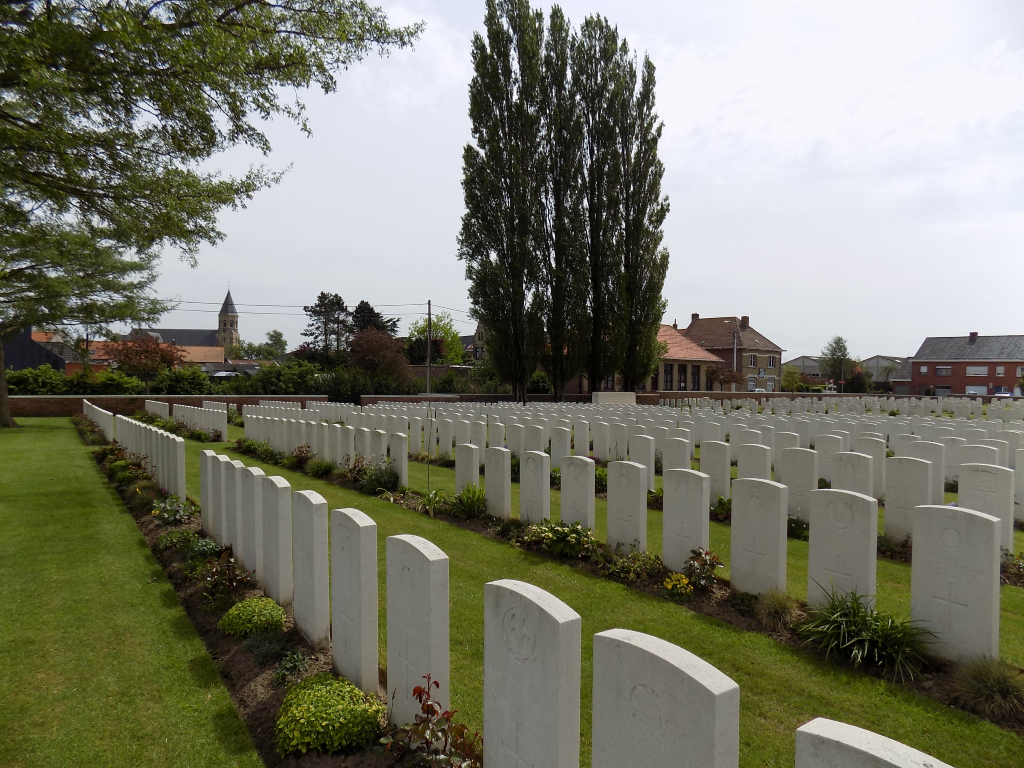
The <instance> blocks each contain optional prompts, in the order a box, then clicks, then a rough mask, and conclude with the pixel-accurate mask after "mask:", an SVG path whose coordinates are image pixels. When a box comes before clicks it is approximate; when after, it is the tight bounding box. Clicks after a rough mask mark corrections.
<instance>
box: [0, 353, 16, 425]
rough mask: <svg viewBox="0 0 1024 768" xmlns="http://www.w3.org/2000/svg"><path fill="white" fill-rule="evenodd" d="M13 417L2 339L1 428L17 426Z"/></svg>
mask: <svg viewBox="0 0 1024 768" xmlns="http://www.w3.org/2000/svg"><path fill="white" fill-rule="evenodd" d="M17 426H18V423H17V422H16V421H15V420H14V419H13V418H12V417H11V398H10V395H9V394H8V392H7V369H6V368H5V367H4V344H3V342H2V341H0V429H6V428H8V427H17Z"/></svg>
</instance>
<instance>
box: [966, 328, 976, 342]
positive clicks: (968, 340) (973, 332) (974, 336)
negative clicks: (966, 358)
mask: <svg viewBox="0 0 1024 768" xmlns="http://www.w3.org/2000/svg"><path fill="white" fill-rule="evenodd" d="M977 340H978V332H977V331H971V335H970V336H968V337H967V343H968V344H974V343H975V342H976V341H977Z"/></svg>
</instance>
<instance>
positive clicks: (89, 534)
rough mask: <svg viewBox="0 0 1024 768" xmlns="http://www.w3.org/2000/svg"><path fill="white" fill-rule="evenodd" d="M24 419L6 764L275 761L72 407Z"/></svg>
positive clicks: (9, 583)
mask: <svg viewBox="0 0 1024 768" xmlns="http://www.w3.org/2000/svg"><path fill="white" fill-rule="evenodd" d="M20 422H21V423H22V425H23V428H22V429H17V430H2V431H0V605H2V606H3V610H2V611H0V659H2V660H3V663H2V664H0V723H2V726H0V730H2V733H3V735H2V737H0V765H4V766H68V765H81V766H86V765H103V766H126V767H127V766H132V767H134V766H142V765H144V766H196V767H197V768H199V767H203V768H205V767H206V766H260V765H262V762H261V761H260V759H259V757H258V756H257V754H256V752H255V750H254V748H253V746H252V742H251V741H250V739H249V735H248V733H247V731H246V729H245V725H244V724H243V723H242V721H241V719H240V718H239V717H238V714H237V712H236V711H235V709H234V706H233V704H232V702H231V699H230V697H229V695H228V693H227V690H226V689H225V688H224V686H223V685H222V684H221V682H220V677H219V674H218V671H217V667H216V665H215V664H214V662H213V660H212V659H211V658H210V656H209V654H208V653H207V652H206V649H205V648H204V647H203V644H202V642H201V641H200V640H199V637H198V636H197V635H196V633H195V631H194V630H193V628H192V625H191V623H190V622H189V620H188V617H187V616H186V615H185V612H184V611H183V609H182V607H181V605H180V603H179V602H178V599H177V597H176V595H175V593H174V590H173V588H172V587H171V585H170V584H169V583H168V581H167V579H166V578H165V577H164V573H163V570H162V569H161V568H160V566H159V565H158V564H157V563H156V561H155V559H154V558H153V557H152V555H151V554H150V552H149V550H148V548H147V547H146V544H145V542H144V541H143V538H142V536H141V535H140V533H139V531H138V528H137V527H136V525H135V522H134V521H133V520H132V518H131V517H130V516H129V515H128V514H126V513H125V511H124V506H123V504H122V503H121V500H120V499H119V498H118V497H117V495H116V494H115V493H114V491H113V490H112V489H111V488H110V487H109V486H108V485H107V484H106V481H105V480H104V479H103V478H102V476H101V475H100V473H99V472H98V471H97V469H96V467H95V464H94V463H93V461H92V459H91V457H90V456H89V450H90V449H89V448H87V447H86V446H84V445H82V444H81V442H80V440H79V438H78V435H77V434H76V433H75V431H74V429H73V428H72V426H71V424H70V422H69V420H68V419H21V420H20ZM190 447H191V446H190Z"/></svg>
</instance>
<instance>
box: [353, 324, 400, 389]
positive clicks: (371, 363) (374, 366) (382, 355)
mask: <svg viewBox="0 0 1024 768" xmlns="http://www.w3.org/2000/svg"><path fill="white" fill-rule="evenodd" d="M352 364H353V365H354V366H355V367H357V368H361V369H362V370H364V371H366V373H367V375H369V377H370V394H371V395H374V394H376V393H377V384H378V382H380V380H381V379H389V380H391V381H392V382H394V383H397V384H398V385H400V386H403V385H406V384H407V383H408V382H409V381H411V380H412V378H413V373H412V369H411V368H410V367H409V361H408V360H407V359H406V357H405V350H404V349H403V348H402V342H400V341H399V340H398V339H396V338H393V337H392V336H391V335H390V334H388V333H386V332H385V331H382V330H379V329H378V328H373V327H370V328H366V329H365V330H362V331H360V332H359V333H357V334H356V335H355V336H354V337H353V338H352Z"/></svg>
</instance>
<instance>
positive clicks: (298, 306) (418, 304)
mask: <svg viewBox="0 0 1024 768" xmlns="http://www.w3.org/2000/svg"><path fill="white" fill-rule="evenodd" d="M169 301H174V302H177V303H178V304H208V305H210V306H214V307H216V306H222V305H223V302H220V301H189V300H186V299H169ZM235 306H236V307H283V308H284V309H305V307H306V306H307V305H305V304H244V303H242V302H236V303H235ZM373 306H374V307H425V306H427V303H426V302H425V301H420V302H413V303H411V304H374V305H373ZM456 311H461V310H456ZM423 314H426V312H424V313H423Z"/></svg>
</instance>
